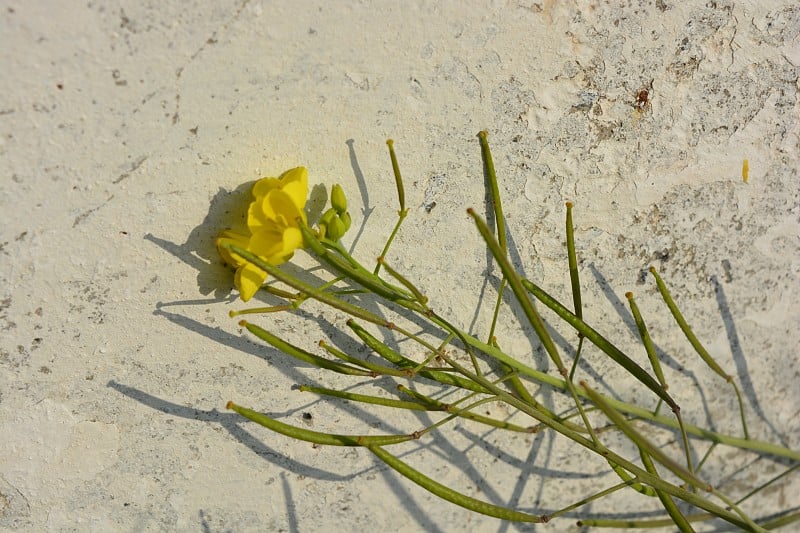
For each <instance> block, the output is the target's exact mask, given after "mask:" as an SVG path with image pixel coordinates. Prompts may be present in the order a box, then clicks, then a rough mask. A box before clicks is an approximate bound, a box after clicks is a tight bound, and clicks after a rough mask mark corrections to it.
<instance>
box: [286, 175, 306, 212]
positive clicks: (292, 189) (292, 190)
mask: <svg viewBox="0 0 800 533" xmlns="http://www.w3.org/2000/svg"><path fill="white" fill-rule="evenodd" d="M281 190H282V191H283V192H285V193H286V194H287V195H289V198H290V199H291V202H292V203H293V204H294V205H295V207H297V209H298V210H299V211H302V210H303V207H305V205H306V200H307V199H308V170H306V168H305V167H297V168H293V169H291V170H287V171H286V172H284V173H283V174H282V175H281Z"/></svg>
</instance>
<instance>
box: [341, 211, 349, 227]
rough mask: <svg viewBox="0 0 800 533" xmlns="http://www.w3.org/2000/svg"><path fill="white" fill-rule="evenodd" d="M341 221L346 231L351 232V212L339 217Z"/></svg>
mask: <svg viewBox="0 0 800 533" xmlns="http://www.w3.org/2000/svg"><path fill="white" fill-rule="evenodd" d="M339 219H340V220H341V221H342V223H343V224H344V230H345V231H347V230H349V229H350V222H351V220H350V211H345V212H344V213H342V214H341V215H339Z"/></svg>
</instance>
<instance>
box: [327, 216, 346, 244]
mask: <svg viewBox="0 0 800 533" xmlns="http://www.w3.org/2000/svg"><path fill="white" fill-rule="evenodd" d="M326 232H327V235H326V237H327V238H328V239H330V240H332V241H338V240H339V239H341V238H342V237H343V236H344V234H345V233H346V232H347V228H345V227H344V222H342V219H340V218H339V217H333V219H332V220H331V222H330V224H328V228H327V230H326Z"/></svg>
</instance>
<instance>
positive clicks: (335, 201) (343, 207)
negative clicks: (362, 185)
mask: <svg viewBox="0 0 800 533" xmlns="http://www.w3.org/2000/svg"><path fill="white" fill-rule="evenodd" d="M331 206H333V208H334V209H336V212H337V213H339V214H340V215H341V214H342V213H344V212H345V211H347V197H345V195H344V189H342V186H341V185H339V184H338V183H335V184H334V185H333V187H331Z"/></svg>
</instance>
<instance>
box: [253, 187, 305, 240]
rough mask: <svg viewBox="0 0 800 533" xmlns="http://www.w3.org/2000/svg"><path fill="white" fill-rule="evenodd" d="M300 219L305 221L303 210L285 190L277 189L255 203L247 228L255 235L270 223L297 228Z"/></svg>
mask: <svg viewBox="0 0 800 533" xmlns="http://www.w3.org/2000/svg"><path fill="white" fill-rule="evenodd" d="M298 217H299V218H301V219H303V220H305V214H304V213H303V211H302V209H300V208H298V207H297V206H296V205H295V204H294V203H293V201H292V199H291V198H290V197H289V195H288V194H286V193H285V192H284V191H283V190H280V189H276V190H273V191H270V192H269V193H267V195H266V196H264V197H262V198H258V199H256V200H254V201H253V203H252V204H251V205H250V209H249V210H248V212H247V226H248V228H249V229H250V231H252V232H254V233H255V232H256V231H258V230H259V229H260V228H261V227H263V226H266V225H268V224H269V223H270V222H274V223H277V224H278V225H280V226H284V227H286V226H296V225H297V221H296V219H297V218H298Z"/></svg>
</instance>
